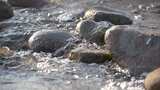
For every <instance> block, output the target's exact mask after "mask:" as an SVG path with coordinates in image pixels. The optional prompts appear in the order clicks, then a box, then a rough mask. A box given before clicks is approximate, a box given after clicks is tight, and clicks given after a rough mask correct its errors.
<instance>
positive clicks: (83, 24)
mask: <svg viewBox="0 0 160 90" xmlns="http://www.w3.org/2000/svg"><path fill="white" fill-rule="evenodd" d="M110 27H111V24H110V23H109V22H104V21H101V22H95V21H93V20H82V21H80V22H79V23H78V24H77V27H76V30H77V31H79V32H80V35H81V37H82V38H84V39H86V40H88V41H90V42H93V43H97V44H98V45H103V44H104V35H105V32H106V30H107V29H108V28H110Z"/></svg>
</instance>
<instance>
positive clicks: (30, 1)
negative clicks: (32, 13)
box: [8, 0, 48, 8]
mask: <svg viewBox="0 0 160 90" xmlns="http://www.w3.org/2000/svg"><path fill="white" fill-rule="evenodd" d="M8 3H9V4H11V5H12V6H15V7H25V8H28V7H36V8H37V7H42V6H44V5H46V4H47V3H48V2H47V0H8Z"/></svg>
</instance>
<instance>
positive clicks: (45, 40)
mask: <svg viewBox="0 0 160 90" xmlns="http://www.w3.org/2000/svg"><path fill="white" fill-rule="evenodd" d="M70 38H72V35H70V34H69V33H67V32H60V31H51V30H50V31H49V30H48V31H37V32H35V33H34V34H33V35H32V36H31V37H30V39H29V41H28V44H29V47H30V48H31V49H32V50H33V51H35V52H40V51H43V52H55V51H56V50H58V49H60V48H62V47H64V46H65V45H66V44H67V43H68V39H70Z"/></svg>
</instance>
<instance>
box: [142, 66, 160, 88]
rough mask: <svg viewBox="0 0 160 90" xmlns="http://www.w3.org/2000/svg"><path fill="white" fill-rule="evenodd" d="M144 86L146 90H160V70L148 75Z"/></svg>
mask: <svg viewBox="0 0 160 90" xmlns="http://www.w3.org/2000/svg"><path fill="white" fill-rule="evenodd" d="M144 86H145V89H146V90H160V68H158V69H156V70H154V71H152V72H151V73H149V74H148V75H147V77H146V78H145V81H144Z"/></svg>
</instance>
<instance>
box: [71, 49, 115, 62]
mask: <svg viewBox="0 0 160 90" xmlns="http://www.w3.org/2000/svg"><path fill="white" fill-rule="evenodd" d="M69 59H71V60H76V61H80V62H84V63H98V64H99V63H104V62H105V61H109V60H111V59H112V55H111V54H110V53H109V52H107V51H104V50H92V49H85V48H76V49H73V50H72V51H71V52H70V55H69Z"/></svg>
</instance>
